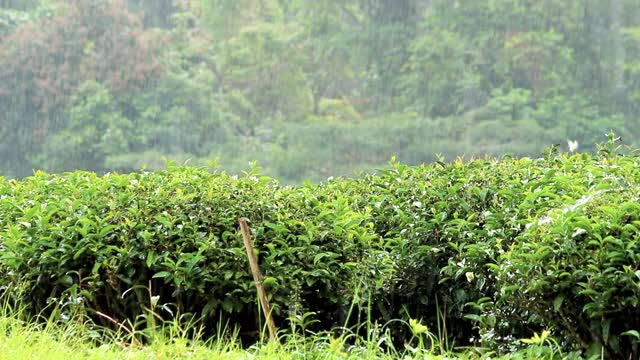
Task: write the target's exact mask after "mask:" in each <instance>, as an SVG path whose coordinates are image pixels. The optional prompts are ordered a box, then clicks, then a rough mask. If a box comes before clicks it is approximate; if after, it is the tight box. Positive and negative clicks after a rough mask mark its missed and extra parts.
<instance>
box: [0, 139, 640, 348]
mask: <svg viewBox="0 0 640 360" xmlns="http://www.w3.org/2000/svg"><path fill="white" fill-rule="evenodd" d="M613 150H615V149H614V148H612V147H610V148H607V149H603V151H602V152H601V153H600V154H598V155H594V156H592V155H586V154H579V155H567V154H559V153H557V152H555V150H554V149H552V150H551V151H550V152H549V153H548V154H547V156H545V157H542V158H539V159H528V158H522V159H514V158H504V159H501V160H498V159H490V158H485V159H476V160H471V161H468V162H463V161H456V162H453V163H449V164H445V163H442V162H436V163H434V164H432V165H429V166H416V167H410V166H406V165H402V164H397V163H392V165H391V166H390V168H389V169H385V170H380V172H379V173H378V174H377V175H362V176H360V177H358V178H355V179H335V180H334V179H332V180H328V181H326V182H324V183H321V184H318V185H313V184H306V185H304V186H300V187H282V186H279V185H278V184H277V183H276V182H275V181H274V180H272V179H270V178H266V177H258V175H257V174H256V173H253V172H252V173H248V174H247V175H246V176H244V177H240V178H235V177H231V176H228V175H226V174H225V173H212V172H211V171H210V170H209V169H206V168H194V167H169V169H167V170H164V171H157V172H151V173H141V174H128V175H118V174H108V175H106V176H103V177H98V176H96V175H95V174H92V173H85V172H75V173H68V174H64V175H46V174H43V173H38V174H36V175H35V176H32V177H29V178H27V179H25V180H22V181H4V182H2V183H1V185H0V224H1V225H2V227H1V232H0V241H1V242H0V254H1V256H0V274H2V276H0V286H8V287H9V291H10V293H9V294H10V295H12V296H13V300H15V301H22V302H23V303H26V304H28V305H30V306H31V309H32V310H33V311H40V310H41V309H43V308H45V307H46V306H47V303H48V302H50V301H52V300H53V299H55V300H57V301H59V302H61V303H62V304H65V303H66V302H73V301H74V300H75V299H77V298H78V297H80V298H82V299H83V301H84V306H85V308H87V309H91V310H100V311H103V312H106V313H109V314H111V315H113V316H115V317H117V318H120V319H123V318H132V317H135V316H137V315H140V314H141V313H143V312H144V308H145V307H149V301H150V299H149V295H148V290H149V289H148V284H149V281H151V292H152V294H153V295H155V296H159V303H161V304H164V303H169V304H174V307H171V309H175V308H177V310H178V311H179V312H180V313H186V312H189V313H193V314H196V315H202V316H204V317H205V322H206V323H207V324H209V325H211V326H213V325H214V324H215V323H216V321H218V320H220V315H221V314H222V317H223V318H227V317H228V318H233V319H234V322H232V324H234V325H236V324H237V325H241V326H242V327H243V329H245V330H247V329H248V330H251V329H255V326H256V318H258V313H257V309H256V305H255V290H254V288H253V284H252V279H251V275H250V272H249V270H248V266H247V261H246V259H245V254H244V249H243V247H242V242H241V239H240V235H239V231H238V225H237V218H238V217H240V216H247V217H249V218H250V219H251V220H252V228H253V231H254V237H255V242H256V247H257V249H259V255H260V260H261V267H262V271H263V273H264V274H265V276H266V278H265V285H266V286H267V291H268V293H269V294H270V296H271V300H272V303H273V307H274V311H275V312H276V314H277V315H278V319H279V321H282V320H284V319H286V318H287V317H288V316H290V315H295V314H297V315H300V314H303V313H304V312H306V311H314V312H316V317H317V318H318V319H319V320H321V322H320V324H318V325H316V326H317V328H331V327H334V326H341V325H343V324H344V323H345V322H347V321H349V320H351V321H354V319H357V316H359V315H367V316H369V317H370V319H371V320H372V321H378V322H380V323H385V322H388V321H389V320H392V319H398V318H407V317H412V318H420V319H422V321H423V322H424V323H426V324H428V325H429V326H430V327H431V329H432V330H434V331H435V329H437V326H438V325H439V326H440V329H445V328H446V332H445V331H444V330H441V333H440V334H439V335H440V336H442V337H443V338H444V336H445V335H448V340H449V341H450V342H455V343H456V344H468V343H474V344H483V345H485V346H488V347H491V348H494V349H499V350H503V351H507V350H510V349H511V348H513V347H517V346H519V339H522V338H529V337H531V336H532V335H533V333H534V332H539V331H542V330H550V331H551V332H552V335H553V336H555V337H556V338H557V339H558V340H559V342H560V343H561V344H562V345H563V346H564V347H565V348H567V349H577V350H580V351H585V352H592V353H596V352H598V351H604V352H605V355H607V356H609V357H619V356H623V355H624V356H625V357H628V356H634V355H637V342H636V341H637V339H636V338H635V337H634V336H635V335H637V334H638V333H637V332H636V331H637V330H638V328H640V325H639V324H640V317H638V314H637V312H636V311H635V309H636V307H637V305H638V295H639V294H638V291H639V290H638V281H639V280H638V279H640V275H639V271H638V269H637V264H638V263H639V261H638V260H639V256H638V255H637V254H638V253H639V252H640V249H638V245H637V244H636V243H637V238H638V235H639V234H638V232H640V230H638V228H640V225H639V224H640V217H639V216H640V215H638V214H639V213H640V206H639V205H638V204H637V200H638V193H639V190H638V183H637V181H638V180H637V179H640V171H639V170H638V169H640V166H638V164H639V159H638V157H637V156H636V155H633V154H632V155H616V154H615V151H613ZM21 290H22V291H21ZM351 304H353V305H356V306H355V307H354V310H353V312H352V315H353V316H352V317H351V319H347V318H346V315H347V314H346V313H347V310H348V309H349V306H350V305H351ZM365 312H366V313H365ZM167 316H169V315H167ZM396 323H397V322H396ZM392 331H394V334H395V335H396V336H397V338H398V341H402V340H403V338H404V335H405V333H404V332H403V331H404V330H403V329H401V328H400V327H395V326H392Z"/></svg>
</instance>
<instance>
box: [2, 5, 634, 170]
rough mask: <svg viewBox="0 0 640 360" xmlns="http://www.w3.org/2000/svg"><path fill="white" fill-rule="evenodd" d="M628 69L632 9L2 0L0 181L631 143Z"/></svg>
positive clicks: (345, 164) (328, 165) (359, 163)
mask: <svg viewBox="0 0 640 360" xmlns="http://www.w3.org/2000/svg"><path fill="white" fill-rule="evenodd" d="M639 59H640V6H638V3H637V1H636V0H609V1H595V0H576V1H557V0H543V1H526V0H486V1H475V0H458V1H451V0H357V1H335V0H191V1H189V0H183V1H174V0H127V1H123V0H108V1H93V0H69V1H53V0H0V124H1V125H0V134H1V136H2V142H0V147H1V149H0V153H2V157H0V174H1V175H3V176H5V177H6V178H22V177H24V176H28V175H31V174H33V171H34V170H38V169H42V170H45V171H47V172H65V171H71V170H75V169H85V170H91V171H95V172H98V173H105V172H109V171H117V172H130V171H138V170H140V169H142V168H147V169H157V168H163V167H164V166H165V163H166V162H167V161H169V160H172V161H176V162H177V163H184V162H185V161H189V163H190V164H208V163H212V162H215V163H216V164H217V165H216V166H219V167H220V168H222V169H225V170H227V171H230V172H239V171H241V170H246V169H247V168H248V167H249V165H248V164H249V163H250V162H252V161H257V164H258V165H259V166H260V167H261V168H262V169H263V170H262V171H263V172H264V173H265V174H268V175H270V176H273V177H276V178H278V179H280V180H281V181H284V182H285V183H299V182H300V181H302V180H307V179H308V180H312V181H317V180H321V179H326V178H327V177H329V176H335V175H347V176H348V175H353V173H354V171H358V170H364V171H366V170H371V169H375V168H376V167H379V166H381V165H385V164H386V163H387V162H388V161H389V159H391V157H392V156H396V157H397V159H398V160H399V161H401V162H403V163H407V164H419V163H431V162H433V161H434V160H436V159H438V158H439V157H440V156H442V157H443V158H445V159H447V160H451V159H454V158H455V157H457V156H464V157H466V158H469V157H481V156H484V155H491V156H501V155H505V154H511V155H514V156H539V155H540V153H541V152H542V151H543V150H544V149H545V148H547V147H548V146H551V145H552V144H562V147H563V148H566V147H567V145H566V144H567V140H571V141H577V142H578V144H579V146H580V151H587V152H589V151H591V150H593V149H594V148H595V144H596V143H598V142H601V141H603V140H605V137H604V136H603V135H604V134H605V133H608V132H610V131H614V132H615V133H616V134H618V135H620V136H621V137H622V138H623V139H624V140H625V142H626V143H628V144H634V143H635V139H636V138H637V136H638V133H640V127H639V126H638V125H639V121H638V120H639V119H638V116H637V114H638V106H639V105H638V104H640V102H639V100H640V60H639Z"/></svg>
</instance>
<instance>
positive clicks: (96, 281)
mask: <svg viewBox="0 0 640 360" xmlns="http://www.w3.org/2000/svg"><path fill="white" fill-rule="evenodd" d="M249 175H250V176H247V177H242V178H239V179H236V178H232V177H230V176H228V175H226V174H212V173H210V172H208V171H207V169H203V168H186V167H185V168H175V167H171V168H170V169H169V170H165V171H159V172H155V173H143V174H130V175H117V174H108V175H105V176H104V177H97V176H96V175H95V174H92V173H84V172H75V173H69V174H66V175H63V176H52V175H46V174H43V173H38V174H36V175H35V176H32V177H29V178H26V179H25V180H24V181H22V182H15V181H8V182H5V183H3V184H2V190H0V191H1V192H2V196H3V199H2V205H0V207H1V208H2V210H0V211H1V212H2V228H3V230H2V235H0V238H1V239H2V256H1V258H2V260H1V263H0V268H1V269H2V271H1V272H2V274H5V275H6V276H4V277H3V278H2V280H0V283H1V284H2V286H8V287H9V289H10V291H9V293H10V294H11V296H14V297H15V298H14V300H15V301H17V302H20V303H24V304H28V306H29V310H30V311H32V312H35V313H38V312H39V311H41V310H43V309H44V308H46V307H47V306H48V304H49V302H51V301H59V302H60V303H61V304H69V302H73V301H75V300H76V299H82V304H83V306H85V307H86V308H87V309H91V310H99V311H102V312H105V313H107V314H109V315H110V316H113V317H116V318H119V319H125V318H129V319H134V318H135V317H136V316H138V315H139V314H141V313H143V312H144V309H145V307H148V306H149V304H148V300H145V299H147V298H148V296H145V294H147V291H153V294H154V296H158V297H159V303H160V304H163V303H171V304H175V306H176V308H177V309H174V310H173V311H174V313H175V311H176V310H177V312H178V313H180V314H184V313H190V314H192V315H193V316H196V317H198V318H199V317H203V318H204V319H205V320H204V321H205V323H207V324H215V321H216V320H220V321H222V319H220V318H219V316H220V314H221V312H222V313H224V314H225V315H223V316H232V319H234V320H233V324H238V325H243V328H244V329H245V330H251V329H252V328H255V326H256V324H255V315H256V312H255V311H256V309H255V306H254V305H255V293H254V291H255V289H254V288H253V285H252V280H251V273H250V271H249V269H248V264H247V260H246V254H245V253H244V248H243V244H242V240H241V238H240V235H239V232H238V230H237V219H238V218H239V217H240V216H248V217H250V218H251V219H252V221H253V223H252V227H253V230H254V236H255V239H256V244H255V245H256V247H257V248H258V249H260V250H261V252H260V254H259V255H260V258H261V261H262V265H263V268H262V270H263V273H264V274H265V276H266V278H265V286H267V288H268V291H269V293H270V295H271V296H272V298H271V300H272V302H273V308H274V311H275V313H276V314H277V315H280V316H286V315H287V314H288V312H289V311H294V312H295V311H296V309H299V308H301V307H304V308H306V309H310V308H311V309H314V311H317V312H319V314H321V315H319V316H320V318H321V319H324V320H326V321H327V322H328V323H330V324H336V325H337V324H338V323H339V318H338V316H339V312H340V311H341V306H342V305H343V304H349V303H350V302H351V301H352V299H353V296H354V289H356V288H360V289H365V288H367V287H371V288H374V287H380V286H382V284H383V283H385V279H386V277H387V274H388V273H389V272H390V271H391V270H392V264H391V263H390V260H388V255H386V252H385V250H384V249H382V248H380V247H379V246H376V243H377V239H378V237H377V235H376V234H375V233H373V232H372V230H371V228H370V227H368V226H366V224H365V223H364V222H365V218H363V216H362V215H360V214H358V213H356V212H354V211H353V210H351V209H350V205H349V202H348V201H347V200H348V199H346V198H343V199H337V200H335V201H333V202H326V203H321V202H319V201H318V200H316V198H315V195H314V194H313V192H312V191H311V189H307V188H299V189H290V188H279V187H278V186H276V185H275V184H273V182H272V180H270V179H269V178H265V177H260V178H258V177H255V176H253V175H252V174H249ZM36 264H37V265H36ZM363 266H364V267H363ZM363 271H366V272H367V276H368V277H369V276H371V275H375V276H374V277H373V278H368V277H367V278H365V277H363V273H362V272H363ZM149 281H151V289H145V288H146V287H148V282H149ZM296 299H297V300H296ZM165 315H167V314H165ZM211 328H215V326H213V327H211Z"/></svg>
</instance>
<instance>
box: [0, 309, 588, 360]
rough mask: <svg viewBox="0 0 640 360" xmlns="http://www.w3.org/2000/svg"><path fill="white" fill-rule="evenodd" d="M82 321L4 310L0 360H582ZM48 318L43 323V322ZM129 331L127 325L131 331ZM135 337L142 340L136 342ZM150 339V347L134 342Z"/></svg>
mask: <svg viewBox="0 0 640 360" xmlns="http://www.w3.org/2000/svg"><path fill="white" fill-rule="evenodd" d="M83 318H84V317H83V316H74V317H73V319H71V320H63V319H62V317H61V316H59V314H58V315H56V314H55V312H54V315H53V316H51V317H49V318H48V319H44V320H45V321H37V320H38V319H32V320H29V321H25V320H24V316H23V312H22V311H21V310H20V309H17V310H16V309H14V308H12V307H10V306H7V305H4V306H3V307H2V309H1V310H0V359H12V360H13V359H15V360H21V359H34V358H36V359H53V360H56V359H64V360H73V359H109V360H112V359H442V360H444V359H469V360H471V359H479V360H485V359H486V360H489V359H504V360H510V359H576V358H579V357H577V355H575V354H568V355H567V354H562V353H561V352H560V350H559V347H558V346H557V343H554V342H553V340H552V339H550V338H549V337H548V333H546V332H545V333H544V334H542V335H541V336H538V335H536V336H534V337H533V338H531V339H525V341H524V342H523V343H526V344H528V345H527V348H525V349H524V350H521V351H518V352H515V353H511V354H508V355H503V356H501V357H499V356H496V354H494V353H492V352H485V353H483V351H482V349H476V348H467V349H456V350H455V351H449V350H447V349H445V348H443V347H442V346H444V345H443V344H442V343H441V341H440V339H439V337H438V336H436V335H434V334H432V333H431V332H430V331H429V329H428V328H427V327H426V326H424V325H422V324H420V322H418V321H414V320H412V321H410V322H408V323H406V325H407V326H408V327H409V328H410V329H411V331H412V333H413V339H412V340H411V341H410V342H409V343H408V344H405V346H404V347H402V348H400V349H397V348H395V347H394V346H393V345H392V341H391V340H392V339H391V335H390V333H389V331H387V330H385V327H384V326H378V325H376V324H364V325H363V326H365V328H366V329H367V335H366V336H364V337H363V336H356V335H355V334H354V333H352V332H350V331H344V332H343V333H342V334H341V335H336V334H333V333H326V332H323V333H309V332H305V331H303V329H304V327H305V326H306V325H308V324H309V322H312V321H313V320H312V314H305V315H304V316H301V317H300V318H299V319H297V320H296V321H293V322H292V323H293V325H292V328H291V329H290V330H289V331H286V332H281V333H280V337H279V340H278V342H262V343H258V344H255V345H253V346H251V347H249V348H243V347H242V346H241V344H240V342H239V340H238V338H237V336H236V334H237V333H234V332H225V331H223V330H220V329H219V331H218V333H219V336H217V339H218V340H207V341H206V340H204V339H203V338H202V336H200V334H201V333H200V332H199V331H197V329H196V328H194V327H191V326H189V325H187V326H185V325H181V324H178V323H176V322H168V323H164V324H163V325H156V327H155V328H153V329H148V330H145V331H142V332H138V333H133V332H132V331H130V330H128V329H127V330H120V331H114V330H109V329H103V328H97V327H96V326H95V325H93V324H92V323H91V322H89V321H87V320H82V319H83ZM41 320H43V319H41ZM124 327H126V326H124ZM132 335H135V336H132ZM134 338H137V339H142V338H144V339H146V340H147V341H146V342H145V345H140V343H139V342H137V341H133V340H132V339H134Z"/></svg>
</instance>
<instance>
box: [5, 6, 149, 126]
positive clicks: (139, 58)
mask: <svg viewBox="0 0 640 360" xmlns="http://www.w3.org/2000/svg"><path fill="white" fill-rule="evenodd" d="M157 43H158V42H157V41H156V39H155V38H154V37H153V36H152V35H150V34H148V33H146V32H145V31H144V28H143V24H142V21H141V19H139V18H138V17H137V16H136V15H135V14H133V13H131V12H129V11H128V10H127V8H126V6H125V4H124V2H123V1H122V0H109V1H95V0H68V1H64V2H63V1H60V2H59V3H58V5H57V11H56V14H55V15H54V16H52V17H50V18H41V19H38V20H36V21H33V22H27V23H25V24H23V25H21V26H19V27H18V28H17V29H16V30H15V32H14V33H13V34H11V35H9V36H7V37H6V38H4V39H3V41H2V42H1V43H0V103H2V102H4V103H5V104H6V103H7V102H6V101H8V100H11V103H12V104H20V105H21V106H24V107H25V108H31V109H33V110H35V109H37V110H39V111H41V112H51V111H56V110H61V109H62V108H63V107H64V106H65V105H66V103H67V101H68V100H69V97H70V95H71V94H72V93H73V91H74V90H75V89H76V88H77V86H78V85H80V84H81V83H82V82H84V81H86V80H96V81H99V82H101V83H103V84H105V85H107V86H108V87H109V88H110V89H111V90H112V91H113V92H114V93H120V92H128V91H135V90H137V89H140V88H141V87H143V86H144V85H145V84H146V83H147V82H148V81H149V80H150V79H151V78H152V77H153V76H155V75H156V74H157V72H158V71H159V65H158V62H157V61H156V60H155V59H154V53H155V49H156V48H157V46H156V44H157ZM3 98H5V99H3ZM7 98H10V99H7ZM3 100H4V101H3ZM45 132H46V131H45Z"/></svg>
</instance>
